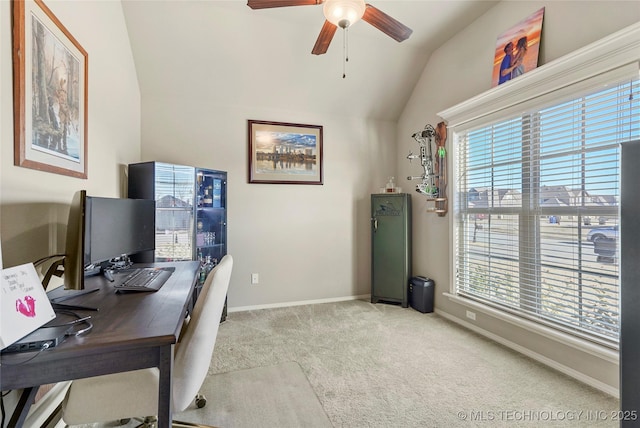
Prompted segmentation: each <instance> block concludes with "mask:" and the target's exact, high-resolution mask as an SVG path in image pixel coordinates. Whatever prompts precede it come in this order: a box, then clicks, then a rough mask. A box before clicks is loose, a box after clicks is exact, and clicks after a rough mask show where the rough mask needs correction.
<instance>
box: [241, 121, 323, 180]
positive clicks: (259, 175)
mask: <svg viewBox="0 0 640 428" xmlns="http://www.w3.org/2000/svg"><path fill="white" fill-rule="evenodd" d="M248 140H249V183H271V184H322V126H318V125H303V124H297V123H284V122H267V121H261V120H249V121H248Z"/></svg>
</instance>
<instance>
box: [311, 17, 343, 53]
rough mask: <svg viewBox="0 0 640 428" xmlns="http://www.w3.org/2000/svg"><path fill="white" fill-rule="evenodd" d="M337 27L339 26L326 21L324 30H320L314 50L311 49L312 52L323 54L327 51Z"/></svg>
mask: <svg viewBox="0 0 640 428" xmlns="http://www.w3.org/2000/svg"><path fill="white" fill-rule="evenodd" d="M337 29H338V27H336V26H335V25H333V24H332V23H330V22H329V21H324V25H323V26H322V30H320V34H319V35H318V39H317V40H316V44H315V45H314V46H313V50H312V51H311V53H312V54H314V55H322V54H323V53H327V49H329V44H330V43H331V40H332V39H333V35H334V34H335V33H336V30H337Z"/></svg>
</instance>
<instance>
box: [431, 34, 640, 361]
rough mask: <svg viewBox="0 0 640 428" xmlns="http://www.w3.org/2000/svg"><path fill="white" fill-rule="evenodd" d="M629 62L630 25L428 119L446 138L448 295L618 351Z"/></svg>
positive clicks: (633, 125)
mask: <svg viewBox="0 0 640 428" xmlns="http://www.w3.org/2000/svg"><path fill="white" fill-rule="evenodd" d="M639 61H640V25H633V26H630V27H627V28H624V29H622V30H620V31H619V32H617V33H614V34H612V35H610V36H608V37H605V38H604V39H602V40H599V41H597V42H595V43H593V44H591V45H589V46H586V47H584V48H582V49H580V50H578V51H575V52H572V53H571V54H569V55H566V56H565V57H563V58H559V59H558V60H555V61H553V62H551V63H548V64H545V65H543V66H541V67H538V68H537V69H536V70H533V71H531V72H529V73H527V74H525V75H523V76H520V77H519V78H518V79H514V80H512V81H510V82H508V83H506V84H504V85H500V86H498V87H496V88H493V89H491V90H489V91H487V92H485V93H483V94H480V95H478V96H476V97H474V98H471V99H469V100H467V101H464V102H462V103H460V104H458V105H456V106H453V107H451V108H449V109H447V110H444V111H442V112H440V113H438V115H439V116H440V117H442V118H443V119H444V120H445V121H446V122H447V125H448V129H449V133H450V135H452V136H453V137H452V141H453V147H452V150H450V153H451V154H452V167H453V171H452V195H451V199H452V202H453V204H452V205H453V211H452V214H453V215H452V221H451V225H452V237H453V245H452V254H451V260H452V262H451V266H450V268H451V276H452V279H453V280H452V286H451V290H450V291H451V293H450V294H448V295H449V297H450V298H451V299H453V300H454V301H456V302H457V303H461V304H468V305H470V306H472V307H476V308H477V307H478V305H481V306H484V307H485V308H486V311H487V313H491V314H494V315H495V316H497V317H499V318H502V319H505V320H510V322H513V323H517V324H521V325H523V326H525V325H526V327H527V328H528V329H534V330H535V329H537V330H538V331H539V332H540V333H541V334H544V335H547V334H553V333H551V331H552V330H555V331H556V332H558V334H553V335H554V336H555V337H556V338H562V337H564V338H565V340H568V341H570V342H572V343H574V344H575V345H576V346H580V345H579V343H581V342H580V341H579V340H578V341H576V340H573V339H571V337H569V336H567V334H568V335H571V336H573V337H574V338H578V339H582V340H584V339H586V340H588V341H590V342H595V343H597V344H600V345H605V346H607V347H610V348H617V347H618V336H619V323H620V313H619V312H620V310H619V308H620V275H619V272H620V268H619V263H620V258H619V256H620V250H619V239H618V238H619V236H618V234H619V233H624V230H623V228H624V225H619V210H620V202H619V195H620V172H621V171H620V145H621V144H622V143H625V142H629V141H634V140H640V82H639V73H638V69H639V68H638V65H639ZM619 226H622V228H620V227H619ZM501 314H504V316H501ZM536 326H537V327H536ZM550 328H551V330H550ZM561 340H562V339H561ZM582 343H584V342H582ZM584 346H587V344H584ZM591 349H593V348H591Z"/></svg>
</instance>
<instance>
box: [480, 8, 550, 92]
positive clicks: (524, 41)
mask: <svg viewBox="0 0 640 428" xmlns="http://www.w3.org/2000/svg"><path fill="white" fill-rule="evenodd" d="M543 17H544V7H543V8H542V9H540V10H538V11H537V12H535V13H534V14H532V15H530V16H528V17H527V18H525V19H523V20H522V21H520V22H518V23H517V24H516V25H514V26H513V27H511V28H509V29H508V30H507V31H505V32H504V33H502V34H500V35H499V36H498V42H497V44H496V50H495V55H494V59H493V75H492V80H491V87H495V86H498V85H501V84H503V83H505V82H508V81H510V80H512V79H515V78H516V77H518V76H520V75H522V74H524V73H526V72H527V71H531V70H533V69H534V68H536V67H537V66H538V53H539V51H540V36H541V34H542V18H543Z"/></svg>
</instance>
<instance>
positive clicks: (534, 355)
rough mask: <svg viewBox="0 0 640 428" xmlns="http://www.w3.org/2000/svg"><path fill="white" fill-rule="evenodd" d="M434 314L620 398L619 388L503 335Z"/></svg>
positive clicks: (443, 315) (454, 318)
mask: <svg viewBox="0 0 640 428" xmlns="http://www.w3.org/2000/svg"><path fill="white" fill-rule="evenodd" d="M435 312H436V314H438V315H439V316H441V317H443V318H446V319H448V320H449V321H452V322H455V323H456V324H459V325H461V326H463V327H465V328H468V329H469V330H472V331H474V332H476V333H478V334H481V335H483V336H485V337H487V338H489V339H491V340H493V341H495V342H498V343H500V344H502V345H504V346H506V347H508V348H511V349H513V350H514V351H516V352H519V353H521V354H523V355H526V356H527V357H530V358H532V359H534V360H536V361H538V362H540V363H542V364H544V365H546V366H549V367H551V368H553V369H555V370H558V371H559V372H561V373H564V374H566V375H568V376H571V377H572V378H574V379H577V380H579V381H580V382H582V383H585V384H587V385H589V386H592V387H594V388H596V389H598V390H600V391H602V392H604V393H606V394H609V395H611V396H613V397H615V398H620V390H619V389H618V388H615V387H613V386H611V385H609V384H606V383H604V382H602V381H599V380H598V379H595V378H592V377H591V376H588V375H586V374H584V373H582V372H579V371H577V370H575V369H573V368H571V367H568V366H565V365H564V364H560V363H558V362H557V361H555V360H552V359H551V358H548V357H545V356H544V355H541V354H538V353H537V352H534V351H532V350H531V349H529V348H525V347H524V346H521V345H518V344H517V343H513V342H511V341H510V340H507V339H505V338H504V337H501V336H498V335H496V334H494V333H491V332H489V331H487V330H484V329H482V328H480V327H478V326H477V325H474V324H471V323H469V322H466V321H465V320H462V319H460V318H458V317H455V316H453V315H451V314H449V313H446V312H442V311H440V310H438V309H436V310H435Z"/></svg>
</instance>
